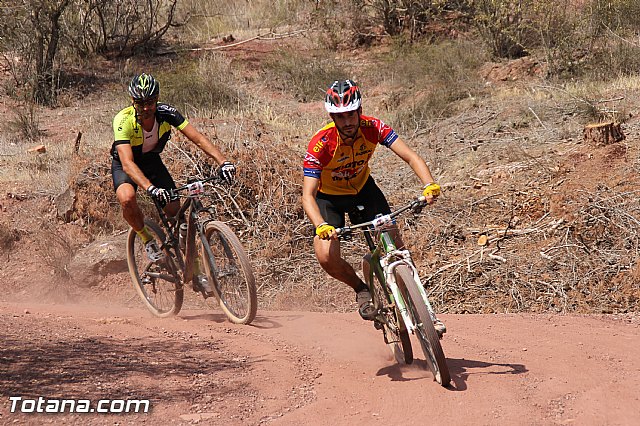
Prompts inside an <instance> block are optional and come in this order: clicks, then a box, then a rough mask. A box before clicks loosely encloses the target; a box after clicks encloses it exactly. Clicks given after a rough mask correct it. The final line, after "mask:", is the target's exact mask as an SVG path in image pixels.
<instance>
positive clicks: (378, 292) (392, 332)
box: [363, 257, 413, 364]
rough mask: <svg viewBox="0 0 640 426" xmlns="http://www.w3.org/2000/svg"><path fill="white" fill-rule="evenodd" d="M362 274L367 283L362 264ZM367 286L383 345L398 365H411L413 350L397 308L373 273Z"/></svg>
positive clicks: (366, 270)
mask: <svg viewBox="0 0 640 426" xmlns="http://www.w3.org/2000/svg"><path fill="white" fill-rule="evenodd" d="M368 261H369V258H368V257H365V259H364V260H363V262H368ZM363 274H364V277H365V280H366V281H369V279H370V278H369V274H368V265H367V266H365V265H364V264H363ZM371 284H373V285H371ZM367 285H368V286H369V288H370V289H371V296H372V298H373V305H374V307H375V308H376V312H377V315H376V318H375V319H374V321H375V323H376V324H378V325H376V328H380V327H382V332H383V333H384V339H385V343H386V344H387V346H388V347H389V350H391V353H392V354H393V357H394V358H395V360H396V362H397V363H398V364H411V363H412V362H413V348H412V347H411V339H410V338H409V332H408V331H407V327H406V326H405V324H404V321H403V320H402V316H401V315H400V312H399V311H398V308H397V307H396V305H395V303H393V302H392V297H391V295H390V294H391V293H390V291H389V290H388V288H387V291H385V290H384V289H383V288H382V283H381V282H380V280H379V279H378V276H377V275H376V274H375V273H374V274H373V283H369V282H367Z"/></svg>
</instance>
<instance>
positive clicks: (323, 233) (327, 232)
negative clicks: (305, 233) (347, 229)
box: [316, 222, 336, 240]
mask: <svg viewBox="0 0 640 426" xmlns="http://www.w3.org/2000/svg"><path fill="white" fill-rule="evenodd" d="M335 230H336V228H334V227H333V226H331V225H329V224H328V223H327V222H323V223H321V224H320V225H318V226H316V235H317V236H318V237H320V239H322V240H328V239H329V238H330V237H331V234H332V233H333V231H335Z"/></svg>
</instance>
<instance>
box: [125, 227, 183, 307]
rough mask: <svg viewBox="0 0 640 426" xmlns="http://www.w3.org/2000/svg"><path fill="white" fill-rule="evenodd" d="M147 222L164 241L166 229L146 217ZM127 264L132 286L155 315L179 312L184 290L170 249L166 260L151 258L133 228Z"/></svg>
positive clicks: (128, 247) (152, 230)
mask: <svg viewBox="0 0 640 426" xmlns="http://www.w3.org/2000/svg"><path fill="white" fill-rule="evenodd" d="M144 223H145V225H147V227H148V228H149V230H150V231H151V234H152V235H153V237H154V238H155V239H156V241H157V242H158V243H161V242H162V241H164V239H165V235H164V232H163V231H162V229H161V228H160V227H159V226H158V225H157V224H156V223H155V222H153V221H151V220H148V219H145V221H144ZM127 265H128V267H129V274H130V275H131V282H132V284H133V287H134V288H135V289H136V292H137V293H138V295H139V296H140V298H141V299H142V302H143V303H144V305H145V306H146V307H147V309H149V311H151V313H152V314H153V315H155V316H157V317H161V318H164V317H169V316H172V315H175V314H177V313H178V312H180V309H181V308H182V302H183V300H184V290H183V287H182V282H181V280H180V276H179V274H178V272H177V268H176V266H175V262H174V259H173V256H172V255H171V253H169V251H168V250H165V258H164V259H163V260H160V261H157V262H151V261H150V260H149V258H148V257H147V254H146V252H145V249H144V244H142V240H141V239H140V237H138V234H137V233H136V232H135V231H134V230H133V228H132V229H130V230H129V235H128V238H127Z"/></svg>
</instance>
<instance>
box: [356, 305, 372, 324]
mask: <svg viewBox="0 0 640 426" xmlns="http://www.w3.org/2000/svg"><path fill="white" fill-rule="evenodd" d="M358 313H359V314H360V316H361V317H362V319H363V320H367V321H372V320H373V319H374V318H375V317H376V308H375V306H373V304H371V303H369V304H366V305H364V306H362V307H361V308H360V309H359V310H358Z"/></svg>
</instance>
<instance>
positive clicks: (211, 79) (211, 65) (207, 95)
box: [156, 52, 249, 115]
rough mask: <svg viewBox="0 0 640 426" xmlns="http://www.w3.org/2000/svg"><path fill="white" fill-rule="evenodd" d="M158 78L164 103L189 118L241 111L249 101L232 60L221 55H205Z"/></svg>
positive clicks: (159, 73)
mask: <svg viewBox="0 0 640 426" xmlns="http://www.w3.org/2000/svg"><path fill="white" fill-rule="evenodd" d="M156 77H157V78H158V80H159V81H160V85H161V86H160V90H161V94H160V97H161V100H164V101H166V102H169V103H171V104H172V105H174V106H175V107H177V108H178V109H179V110H180V111H182V112H183V113H185V114H187V115H189V114H191V113H192V114H195V115H205V113H209V114H211V115H215V114H216V113H218V112H219V111H220V110H237V109H240V110H242V109H243V108H244V106H245V105H246V104H247V102H248V100H249V96H248V95H247V94H246V93H244V91H243V89H242V88H241V87H242V86H243V85H242V84H240V77H239V76H238V74H237V72H236V70H235V69H234V68H233V67H232V66H231V61H230V60H229V59H228V58H227V57H226V56H225V55H224V54H223V53H219V52H206V53H205V54H203V55H202V57H200V58H199V59H198V60H197V61H186V62H184V63H181V64H180V65H177V66H176V67H174V68H172V69H171V71H170V72H166V71H161V72H158V73H157V75H156Z"/></svg>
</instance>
